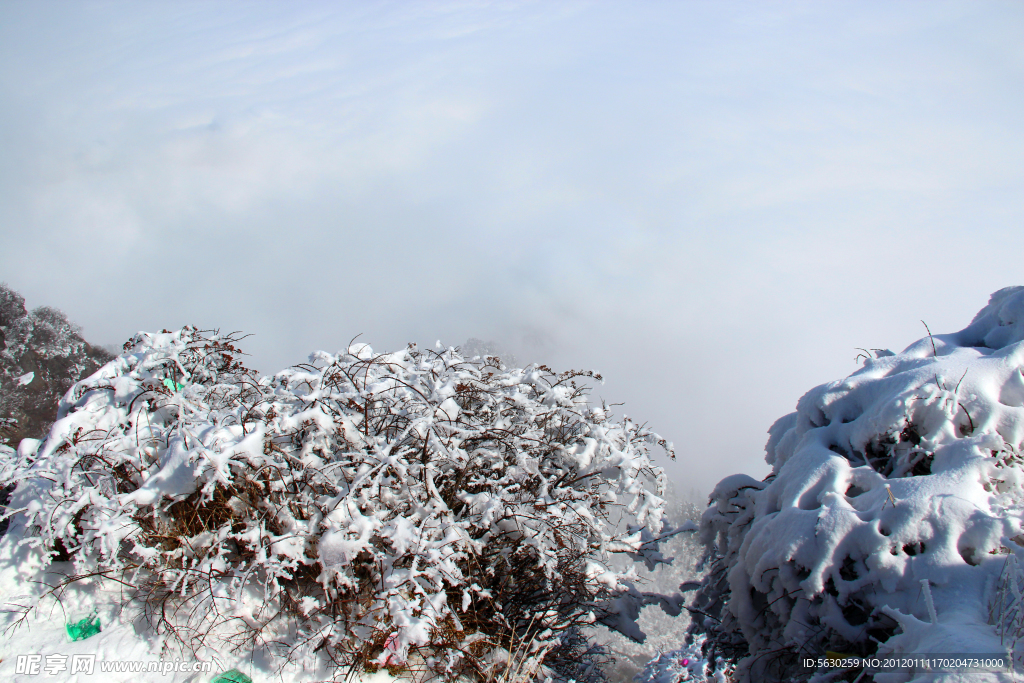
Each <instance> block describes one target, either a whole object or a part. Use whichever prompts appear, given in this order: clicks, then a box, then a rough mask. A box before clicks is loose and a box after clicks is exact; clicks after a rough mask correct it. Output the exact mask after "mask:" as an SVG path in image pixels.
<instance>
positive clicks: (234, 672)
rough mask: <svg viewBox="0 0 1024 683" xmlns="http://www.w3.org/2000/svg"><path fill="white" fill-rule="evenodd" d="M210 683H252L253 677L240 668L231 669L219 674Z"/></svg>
mask: <svg viewBox="0 0 1024 683" xmlns="http://www.w3.org/2000/svg"><path fill="white" fill-rule="evenodd" d="M210 683H252V679H251V678H249V677H248V676H246V675H245V674H244V673H242V672H241V671H239V670H238V669H231V670H230V671H225V672H224V673H222V674H221V675H220V676H217V677H216V678H215V679H213V680H212V681H210Z"/></svg>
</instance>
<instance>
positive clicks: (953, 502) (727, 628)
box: [652, 287, 1024, 683]
mask: <svg viewBox="0 0 1024 683" xmlns="http://www.w3.org/2000/svg"><path fill="white" fill-rule="evenodd" d="M862 358H863V366H862V367H861V368H860V369H859V370H858V371H857V372H855V373H853V374H852V375H850V376H849V377H847V378H846V379H843V380H840V381H836V382H830V383H828V384H824V385H822V386H819V387H817V388H815V389H812V390H811V391H810V392H808V393H807V394H806V395H805V396H803V398H801V399H800V401H799V402H798V404H797V410H796V412H795V413H792V414H790V415H787V416H785V417H783V418H781V419H780V420H778V421H777V422H776V423H775V424H774V426H772V428H771V430H770V438H769V441H768V445H767V447H766V451H767V454H766V460H767V462H768V463H769V464H770V465H772V473H771V474H770V475H769V476H768V477H767V478H766V479H765V480H764V481H756V480H754V479H752V478H750V477H748V476H746V475H742V474H738V475H733V476H730V477H727V478H725V479H723V480H722V481H721V482H720V483H719V484H718V486H717V487H716V488H715V490H714V492H713V493H712V495H711V501H710V506H709V508H708V510H707V511H706V512H705V514H704V516H703V519H702V523H701V537H702V540H703V542H704V543H705V545H706V548H707V551H708V557H707V559H708V562H709V573H708V575H707V577H706V578H705V579H704V581H703V584H702V586H701V587H700V589H699V590H698V593H697V595H696V599H695V601H694V603H693V610H694V613H695V618H694V624H693V626H692V627H691V635H690V638H691V642H693V638H694V637H701V638H706V640H704V641H702V642H703V645H704V651H703V655H702V656H703V657H706V659H707V663H708V668H709V669H711V668H715V667H714V666H712V665H711V664H712V663H713V662H715V661H716V659H717V660H719V667H718V668H721V666H722V661H723V660H724V662H726V663H729V662H731V663H732V664H734V665H736V670H735V671H734V672H733V676H734V678H735V679H737V680H742V681H748V680H753V681H768V680H821V681H824V680H836V679H835V676H837V675H841V676H842V680H854V679H855V678H856V677H857V676H860V675H861V674H863V677H862V678H860V679H859V680H861V681H869V680H872V679H873V680H874V681H876V682H878V683H883V682H884V683H896V682H897V681H908V680H933V679H934V680H940V679H943V677H944V676H949V677H951V678H950V680H953V677H956V676H959V675H962V673H961V674H952V673H947V674H942V673H923V672H919V671H917V670H914V669H904V670H901V671H860V670H857V669H854V670H851V671H848V672H838V671H836V670H827V669H824V668H817V667H811V668H808V667H805V666H804V665H803V661H804V658H806V657H811V658H816V657H822V656H824V655H825V653H826V652H834V653H844V654H854V655H871V654H888V653H897V654H899V653H908V654H926V653H928V654H950V655H952V654H967V653H976V654H980V653H1004V654H1006V653H1007V652H1009V653H1010V654H1011V655H1012V656H1013V657H1014V658H1015V660H1016V664H1017V668H1018V669H1019V668H1020V666H1021V664H1022V663H1024V650H1022V648H1021V642H1020V641H1019V637H1020V636H1021V634H1022V625H1024V619H1022V617H1024V614H1022V612H1021V609H1020V596H1021V586H1022V583H1021V577H1020V573H1019V572H1018V570H1017V566H1018V561H1019V560H1018V559H1017V558H1021V557H1022V556H1024V548H1022V547H1021V546H1022V545H1024V536H1021V524H1022V515H1024V507H1022V504H1024V495H1022V485H1024V473H1022V460H1021V447H1022V442H1024V376H1022V370H1024V287H1014V288H1007V289H1003V290H1000V291H998V292H996V293H995V294H993V295H992V297H991V300H990V302H989V304H988V306H986V307H985V308H984V309H982V311H981V312H980V313H978V315H977V316H976V317H975V318H974V320H973V322H972V323H971V324H970V325H969V326H968V327H966V328H965V329H963V330H962V331H960V332H957V333H954V334H937V335H934V336H932V335H930V334H929V335H928V336H926V337H924V338H922V339H921V340H919V341H917V342H916V343H914V344H912V345H911V346H909V347H908V348H907V349H906V350H904V351H903V352H902V353H898V354H894V353H892V352H890V351H881V350H873V351H869V352H865V354H864V355H863V356H862ZM698 615H699V616H698ZM691 658H692V656H691ZM727 666H728V665H727ZM652 675H653V674H652ZM703 675H704V673H703V672H701V673H700V676H703ZM1004 675H1005V676H1007V678H1006V680H1009V677H1008V675H1006V674H996V673H988V674H983V673H977V672H975V673H970V674H969V677H970V679H971V680H985V679H986V677H990V678H992V679H993V680H994V679H997V678H999V677H1000V676H1004ZM933 677H934V678H933ZM678 678H679V677H677V679H678ZM682 678H683V680H685V679H686V676H682ZM957 680H961V679H959V678H957Z"/></svg>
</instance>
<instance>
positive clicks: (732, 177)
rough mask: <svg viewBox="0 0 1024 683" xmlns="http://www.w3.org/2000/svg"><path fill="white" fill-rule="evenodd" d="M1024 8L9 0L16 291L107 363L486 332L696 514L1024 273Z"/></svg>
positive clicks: (6, 24)
mask: <svg viewBox="0 0 1024 683" xmlns="http://www.w3.org/2000/svg"><path fill="white" fill-rule="evenodd" d="M1022 35H1024V3H1020V2H986V1H978V0H973V1H970V2H942V1H938V0H936V1H929V2H892V1H887V2H871V1H862V2H818V1H815V2H797V1H793V2H766V1H758V2H696V1H691V2H686V1H676V2H658V1H656V0H650V1H647V2H625V1H620V2H610V1H609V2H570V1H559V0H547V1H544V2H440V1H438V2H368V1H360V2H329V3H326V2H325V3H317V2H295V3H291V2H289V3H284V2H272V3H254V2H246V3H242V2H218V1H215V0H214V1H203V2H198V3H190V2H177V1H176V2H170V1H167V2H49V1H47V0H41V1H32V2H26V1H16V0H2V1H0V150H2V151H0V280H3V281H5V282H7V284H8V285H9V286H11V287H12V288H13V289H15V290H16V291H19V292H20V293H22V294H23V295H24V296H25V297H26V300H27V304H28V305H29V306H30V307H34V306H40V305H49V306H55V307H58V308H60V309H62V310H64V311H65V312H66V313H67V314H68V316H69V317H70V318H71V319H72V320H74V321H76V322H78V323H79V324H80V325H81V326H82V328H83V332H84V336H85V337H86V339H88V340H89V341H91V342H93V343H96V344H117V345H120V344H121V343H123V342H124V341H125V340H126V339H128V338H129V337H130V336H131V335H132V334H134V333H135V332H136V331H139V330H159V329H162V328H177V327H180V326H182V325H185V324H193V325H198V326H200V327H203V328H220V329H221V330H224V331H228V330H242V331H245V332H247V333H251V334H252V336H251V337H249V338H248V339H247V340H246V342H245V343H244V345H243V348H245V349H246V350H247V351H248V352H249V353H250V354H251V358H250V365H251V366H253V367H255V368H256V369H258V370H260V371H261V372H266V373H271V372H274V371H276V370H279V369H282V368H284V367H287V366H289V365H291V364H294V363H298V362H303V361H305V360H306V358H307V356H308V354H309V353H310V352H311V351H313V350H316V349H325V350H329V351H336V350H338V349H341V348H344V347H345V346H346V345H347V344H348V342H349V340H351V339H352V338H353V337H355V336H356V335H362V336H361V337H360V341H365V342H368V343H370V344H371V345H372V346H373V347H374V349H376V350H379V351H385V350H393V349H397V348H401V347H404V346H405V344H406V343H408V342H417V343H420V344H425V345H431V346H432V345H433V344H434V343H435V342H436V341H438V340H440V341H441V342H442V343H443V344H446V345H458V344H461V343H463V342H465V341H466V340H467V339H468V338H471V337H475V338H480V339H484V340H487V341H494V342H496V343H497V344H499V345H501V346H503V347H505V348H507V349H510V350H512V351H513V352H514V353H515V354H516V356H517V357H518V358H519V359H521V360H523V361H526V362H545V363H547V364H549V365H551V366H552V367H555V368H557V369H568V368H585V369H596V370H599V371H600V372H602V373H603V374H604V376H605V382H604V383H603V384H600V385H597V386H596V387H595V388H594V391H593V397H594V399H595V400H600V399H603V400H606V401H608V402H609V403H622V404H623V405H621V406H618V407H617V408H616V410H617V411H619V414H620V415H621V414H626V415H629V416H630V417H631V418H633V419H635V420H639V421H641V422H647V423H648V426H650V427H651V428H652V429H654V430H655V431H657V432H659V433H661V434H662V435H663V436H665V437H666V438H668V439H669V440H670V441H672V442H673V443H674V445H675V448H676V451H677V455H678V458H677V460H676V462H674V463H669V462H667V461H666V460H664V459H662V460H660V462H661V463H662V464H664V465H665V466H666V469H667V470H668V472H669V474H670V476H671V477H672V479H673V480H674V482H675V483H676V485H677V486H678V487H679V488H680V489H681V490H682V491H683V492H684V493H687V494H690V493H693V494H696V495H701V496H702V495H706V493H707V492H708V491H709V490H710V488H711V487H712V486H713V485H714V483H715V482H717V480H718V479H720V478H721V477H723V476H726V475H729V474H732V473H735V472H746V473H748V474H751V475H752V476H756V477H759V478H760V477H763V476H765V475H766V474H767V473H768V472H769V469H768V467H767V466H766V465H765V464H764V461H763V457H764V444H765V441H766V438H767V435H766V432H767V430H768V428H769V427H770V426H771V424H772V423H773V422H774V421H775V420H776V419H777V418H779V417H781V416H783V415H785V414H786V413H788V412H791V411H792V410H793V408H794V406H795V404H796V401H797V400H798V399H799V397H800V396H801V395H803V393H805V392H806V391H808V390H809V389H811V388H812V387H814V386H816V385H818V384H820V383H822V382H827V381H831V380H835V379H840V378H842V377H844V376H846V375H848V374H850V373H851V372H853V371H855V370H856V369H857V367H858V364H857V362H856V361H855V356H856V355H857V353H858V350H857V349H858V347H865V348H891V349H893V350H900V349H902V348H904V347H906V346H907V345H909V344H910V343H912V342H913V341H915V340H916V339H918V338H920V337H922V336H924V334H925V329H924V326H923V325H922V322H921V321H924V322H926V323H927V324H928V325H929V327H930V328H931V330H932V331H933V332H935V333H940V332H952V331H955V330H959V329H961V328H963V327H965V326H966V325H967V323H968V322H970V320H971V318H972V317H973V316H974V314H975V313H976V312H977V311H978V310H979V309H980V308H981V307H982V306H983V305H984V304H985V303H986V302H987V300H988V296H989V294H991V293H992V292H994V291H996V290H997V289H1000V288H1002V287H1005V286H1009V285H1018V284H1024V275H1022V273H1021V266H1020V264H1021V256H1022V254H1024V163H1022V162H1024V41H1022V40H1021V39H1020V36H1022Z"/></svg>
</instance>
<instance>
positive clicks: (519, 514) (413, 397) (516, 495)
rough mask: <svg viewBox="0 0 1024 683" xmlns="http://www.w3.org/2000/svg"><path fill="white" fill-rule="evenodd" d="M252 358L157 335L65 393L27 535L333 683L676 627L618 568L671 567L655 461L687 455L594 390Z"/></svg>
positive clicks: (157, 612) (193, 643) (345, 355)
mask: <svg viewBox="0 0 1024 683" xmlns="http://www.w3.org/2000/svg"><path fill="white" fill-rule="evenodd" d="M237 342H238V338H237V337H236V336H233V335H221V334H218V333H215V332H201V331H199V330H196V329H194V328H184V329H182V330H179V331H176V332H168V331H166V330H165V331H164V332H162V333H159V334H146V333H140V334H139V335H137V336H136V337H135V338H134V339H132V340H131V341H130V342H128V343H127V344H125V349H124V353H123V354H122V355H120V356H119V357H118V358H116V359H114V360H113V361H111V362H109V363H108V364H107V365H106V366H104V367H103V368H102V369H100V370H99V371H98V372H97V373H95V374H94V375H92V376H91V377H89V378H88V379H86V380H84V381H81V382H79V383H78V384H77V385H76V386H75V387H74V388H73V389H72V390H71V391H70V392H68V394H67V395H66V396H65V398H64V400H63V401H62V402H61V405H60V410H59V413H58V420H57V422H56V423H55V424H54V425H53V428H52V429H51V431H50V434H49V436H48V438H47V439H46V441H45V442H44V443H43V445H42V446H41V448H40V449H39V450H38V452H36V453H34V454H22V455H21V456H19V455H16V454H12V453H9V454H7V455H6V456H5V457H6V461H5V462H4V463H3V470H4V471H3V472H2V476H3V477H4V479H5V480H6V481H14V482H20V486H19V488H18V490H17V491H16V493H15V496H14V500H13V502H12V507H14V508H17V510H18V511H19V512H21V513H23V514H24V515H25V524H26V525H27V533H25V536H24V539H25V540H24V541H23V542H25V543H29V544H34V545H37V546H41V547H42V548H43V549H44V551H46V552H48V553H49V555H50V556H51V558H52V560H53V561H55V562H59V561H66V562H70V563H72V564H71V565H70V566H71V567H73V569H71V570H70V571H69V580H74V579H76V578H79V577H83V576H97V575H100V576H105V577H110V578H113V579H116V580H118V581H121V582H124V583H125V584H127V585H128V586H130V587H131V589H132V591H133V596H134V603H135V604H137V605H139V606H141V607H142V609H143V611H144V614H145V616H146V617H147V618H148V619H149V620H150V622H151V624H152V626H153V627H154V628H155V629H157V631H158V632H161V633H164V634H168V635H170V636H172V637H173V638H176V639H177V640H178V641H179V642H180V643H181V644H183V645H184V646H185V647H186V648H188V649H191V650H192V651H198V650H199V649H201V648H203V647H205V646H213V647H218V648H219V647H223V646H224V645H225V644H232V645H236V646H244V647H261V648H265V649H267V650H269V651H271V652H273V653H274V654H275V655H277V656H280V657H282V660H281V661H282V662H283V661H285V660H291V661H299V662H303V663H308V662H315V661H319V662H320V663H321V664H323V663H325V662H327V663H329V664H330V665H331V666H333V667H334V670H335V671H340V670H342V669H343V668H349V669H352V668H358V669H364V670H365V669H370V670H373V669H376V668H379V667H388V668H389V669H391V670H393V671H397V670H404V671H407V672H411V673H413V674H417V675H422V676H423V677H432V676H441V677H444V678H454V677H456V676H462V675H468V676H470V677H472V678H478V679H483V680H489V679H493V678H495V677H496V676H500V675H506V676H507V675H512V674H516V673H520V674H521V673H522V672H532V671H542V672H545V671H546V675H551V674H552V673H554V674H557V672H558V671H563V672H565V671H569V670H570V669H571V666H570V667H569V669H567V668H566V666H567V663H566V662H560V661H559V657H560V656H562V657H564V656H565V653H571V652H575V651H576V650H578V649H579V645H578V643H577V642H576V641H575V640H573V639H574V638H575V639H577V640H578V633H579V629H580V627H582V626H583V625H585V624H588V623H593V622H595V621H601V622H603V623H606V624H608V625H610V626H612V627H613V628H618V629H619V630H622V631H623V632H627V633H631V634H633V635H634V636H636V634H637V633H638V631H637V630H636V627H635V623H634V622H635V619H636V617H637V615H638V612H639V609H640V608H641V607H642V606H643V605H645V604H648V603H651V602H660V603H661V604H662V606H663V607H664V608H665V609H666V610H667V611H678V601H677V600H674V599H666V598H665V597H664V596H656V595H651V594H645V593H642V592H640V591H638V590H637V588H636V587H635V586H634V582H633V581H631V575H629V574H621V573H616V572H615V571H612V569H611V568H610V567H611V564H610V562H609V560H610V558H611V556H612V554H614V553H628V554H630V555H632V556H633V557H634V558H636V559H641V558H643V559H647V560H648V561H649V562H656V561H658V559H659V554H658V552H657V544H658V541H659V540H660V537H659V534H664V530H663V529H662V509H663V505H664V503H663V500H662V499H661V498H660V497H659V495H658V494H659V493H660V491H661V489H662V486H663V485H664V481H665V480H664V474H663V472H662V470H661V469H660V468H658V467H656V466H655V465H654V464H653V463H652V461H651V458H650V455H649V452H648V448H649V447H650V446H653V445H660V446H661V447H662V448H663V449H665V450H666V451H667V453H668V454H669V455H672V450H671V446H670V445H669V444H667V443H666V442H665V441H664V439H661V438H660V437H659V436H658V435H656V434H654V433H652V432H650V431H649V430H647V429H645V428H644V427H643V426H642V425H638V424H636V423H634V422H632V421H631V420H629V419H628V418H624V419H623V420H622V421H619V422H617V421H614V420H613V419H612V418H611V416H610V414H609V411H608V409H607V407H606V406H604V405H602V406H594V405H591V404H590V403H589V402H588V400H587V392H588V387H587V385H586V383H585V382H586V380H588V379H591V378H593V379H597V380H600V376H599V375H596V374H594V373H590V372H563V373H555V372H554V371H552V370H551V369H549V368H547V367H545V366H529V367H527V368H523V369H518V368H517V369H509V368H506V367H505V366H503V365H502V364H501V362H500V360H499V359H498V358H495V357H484V358H480V357H475V358H472V359H468V358H464V357H462V356H461V355H460V353H459V351H458V350H457V349H453V348H449V349H445V350H437V351H434V350H426V351H425V350H421V349H419V348H417V347H416V346H415V345H410V346H409V347H408V348H407V349H405V350H402V351H399V352H396V353H385V354H375V353H373V351H372V350H371V348H370V347H369V346H367V345H365V344H355V345H352V346H351V347H350V348H348V349H347V350H345V351H343V352H340V353H338V354H337V355H332V354H328V353H323V352H318V353H315V354H313V355H312V356H311V357H310V362H309V363H308V364H304V365H300V366H296V367H293V368H291V369H288V370H285V371H283V372H280V373H278V374H277V375H275V376H273V377H258V376H257V375H256V374H255V373H254V372H252V371H250V370H248V369H246V368H245V367H244V366H243V365H242V364H241V362H240V361H239V360H238V358H239V355H240V351H239V350H238V348H237V346H236V344H237ZM640 637H642V634H640ZM559 653H562V654H561V655H560V654H559ZM544 667H547V668H546V669H545V668H544Z"/></svg>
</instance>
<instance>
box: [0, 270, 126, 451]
mask: <svg viewBox="0 0 1024 683" xmlns="http://www.w3.org/2000/svg"><path fill="white" fill-rule="evenodd" d="M112 358H113V356H112V355H110V353H108V352H107V351H105V350H103V349H101V348H98V347H95V346H92V345H91V344H89V343H88V342H86V341H85V340H84V339H82V336H81V328H79V327H78V326H77V325H75V324H74V323H72V322H70V321H69V320H68V319H67V316H65V315H64V314H63V313H61V312H60V311H59V310H57V309H55V308H50V307H48V306H41V307H39V308H37V309H35V310H33V311H32V312H28V311H27V310H26V309H25V299H24V297H22V296H21V295H20V294H18V293H17V292H15V291H13V290H12V289H10V288H9V287H8V286H7V285H6V284H3V283H0V441H2V442H3V443H7V444H9V445H10V446H12V447H15V448H16V447H17V446H18V443H19V442H20V441H21V440H22V439H23V438H26V437H33V438H41V437H42V436H43V435H45V434H46V432H47V431H48V430H49V428H50V425H51V424H52V423H53V420H54V418H55V417H56V415H57V402H58V401H60V399H61V397H62V396H63V395H64V393H65V392H67V390H68V389H70V388H71V386H72V385H73V384H74V383H75V382H77V381H78V380H80V379H83V378H85V377H88V376H89V375H91V374H92V373H93V372H95V371H96V370H97V369H99V367H100V366H102V365H103V364H104V363H106V362H107V361H109V360H111V359H112Z"/></svg>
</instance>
